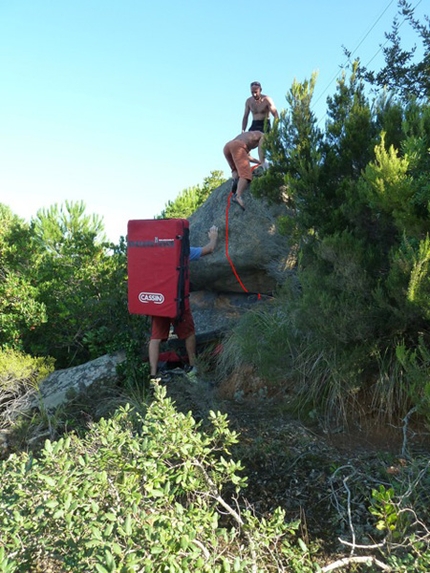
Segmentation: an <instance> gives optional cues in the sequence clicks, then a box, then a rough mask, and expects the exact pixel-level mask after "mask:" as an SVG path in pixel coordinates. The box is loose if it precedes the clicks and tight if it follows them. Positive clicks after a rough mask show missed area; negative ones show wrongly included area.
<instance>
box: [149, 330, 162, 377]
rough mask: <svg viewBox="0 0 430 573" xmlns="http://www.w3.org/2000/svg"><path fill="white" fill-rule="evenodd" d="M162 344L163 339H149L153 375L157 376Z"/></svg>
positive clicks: (150, 364) (150, 363)
mask: <svg viewBox="0 0 430 573" xmlns="http://www.w3.org/2000/svg"><path fill="white" fill-rule="evenodd" d="M160 344H161V340H160V339H157V338H151V340H150V341H149V347H148V354H149V366H150V368H151V376H155V375H156V374H157V370H158V358H159V356H160Z"/></svg>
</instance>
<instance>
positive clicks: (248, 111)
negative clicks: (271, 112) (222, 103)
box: [242, 100, 251, 132]
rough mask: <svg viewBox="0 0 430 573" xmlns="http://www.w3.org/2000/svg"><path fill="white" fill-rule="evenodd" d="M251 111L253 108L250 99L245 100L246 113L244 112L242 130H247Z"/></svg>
mask: <svg viewBox="0 0 430 573" xmlns="http://www.w3.org/2000/svg"><path fill="white" fill-rule="evenodd" d="M250 111H251V108H250V107H249V101H248V100H246V102H245V113H244V114H243V119H242V132H243V131H245V129H246V126H247V125H248V117H249V113H250Z"/></svg>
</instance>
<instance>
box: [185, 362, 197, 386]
mask: <svg viewBox="0 0 430 573" xmlns="http://www.w3.org/2000/svg"><path fill="white" fill-rule="evenodd" d="M186 374H187V378H188V380H189V381H190V382H192V383H193V384H196V383H197V382H198V378H197V374H198V372H197V368H196V367H195V366H193V367H192V368H190V369H189V370H188V372H187V373H186Z"/></svg>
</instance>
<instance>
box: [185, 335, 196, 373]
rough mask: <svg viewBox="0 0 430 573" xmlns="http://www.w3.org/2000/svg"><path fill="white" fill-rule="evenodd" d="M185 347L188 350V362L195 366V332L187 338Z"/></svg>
mask: <svg viewBox="0 0 430 573" xmlns="http://www.w3.org/2000/svg"><path fill="white" fill-rule="evenodd" d="M185 348H186V350H187V355H188V362H189V364H190V366H194V364H195V362H196V335H195V334H194V333H193V334H190V336H188V337H187V338H186V339H185Z"/></svg>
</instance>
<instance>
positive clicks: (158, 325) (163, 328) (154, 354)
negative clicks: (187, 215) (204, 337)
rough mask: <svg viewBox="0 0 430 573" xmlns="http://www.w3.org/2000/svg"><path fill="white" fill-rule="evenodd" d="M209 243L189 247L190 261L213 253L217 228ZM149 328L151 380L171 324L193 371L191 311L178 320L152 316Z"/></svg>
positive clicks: (188, 310)
mask: <svg viewBox="0 0 430 573" xmlns="http://www.w3.org/2000/svg"><path fill="white" fill-rule="evenodd" d="M208 237H209V242H208V243H207V244H206V245H205V246H204V247H190V261H198V260H199V259H200V257H204V256H205V255H209V254H210V253H213V251H214V250H215V247H216V243H217V240H218V227H216V226H215V225H212V227H211V228H210V229H209V232H208ZM151 319H152V327H151V338H150V341H149V349H148V353H149V365H150V368H151V374H150V377H151V378H155V377H156V376H157V368H158V358H159V356H160V345H161V342H162V341H164V340H167V339H168V338H169V332H170V325H171V324H173V331H174V333H175V334H176V335H177V337H178V338H179V339H181V340H185V348H186V351H187V355H188V361H189V364H190V367H191V368H192V369H194V364H195V360H196V334H195V330H194V320H193V315H192V314H191V309H190V308H188V309H187V310H186V311H185V312H184V313H183V314H182V317H181V318H180V319H179V320H174V319H172V318H168V317H164V316H153V317H151Z"/></svg>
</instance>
